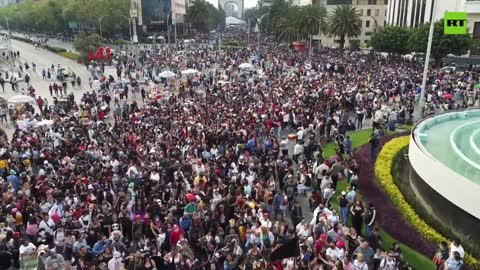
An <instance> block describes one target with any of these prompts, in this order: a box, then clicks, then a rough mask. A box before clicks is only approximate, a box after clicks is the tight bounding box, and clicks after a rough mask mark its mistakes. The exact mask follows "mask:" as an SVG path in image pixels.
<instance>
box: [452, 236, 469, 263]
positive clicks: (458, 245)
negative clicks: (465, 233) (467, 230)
mask: <svg viewBox="0 0 480 270" xmlns="http://www.w3.org/2000/svg"><path fill="white" fill-rule="evenodd" d="M455 251H457V252H458V254H460V258H462V260H463V257H464V256H465V250H463V247H462V245H461V243H460V240H453V241H452V243H451V244H450V257H453V252H455Z"/></svg>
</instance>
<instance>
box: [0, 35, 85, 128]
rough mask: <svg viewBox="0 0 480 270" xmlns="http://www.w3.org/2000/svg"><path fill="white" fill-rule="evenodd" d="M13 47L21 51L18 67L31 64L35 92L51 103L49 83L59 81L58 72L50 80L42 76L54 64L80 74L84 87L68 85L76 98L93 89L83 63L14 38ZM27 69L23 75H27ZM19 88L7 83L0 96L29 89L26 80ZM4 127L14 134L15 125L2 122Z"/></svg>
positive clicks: (16, 93)
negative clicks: (33, 68) (14, 88)
mask: <svg viewBox="0 0 480 270" xmlns="http://www.w3.org/2000/svg"><path fill="white" fill-rule="evenodd" d="M12 47H13V50H15V51H20V59H19V60H18V61H17V64H16V66H17V67H18V64H19V62H21V63H22V64H24V63H25V62H27V63H28V64H29V66H30V69H29V72H28V73H29V75H30V78H31V84H32V86H33V87H34V88H35V90H36V91H35V93H36V95H37V96H41V97H42V98H45V97H46V98H47V100H48V103H49V104H53V97H52V96H50V92H49V90H48V86H49V84H53V83H54V82H57V83H58V81H57V80H56V79H55V78H56V74H52V78H51V79H48V80H43V78H42V69H47V68H48V67H51V65H52V64H53V65H54V66H55V69H56V68H57V66H58V65H60V67H64V68H70V69H71V70H72V71H73V72H75V74H77V76H80V79H81V81H82V87H78V86H77V87H76V88H75V89H73V88H72V86H71V84H69V85H68V87H67V93H68V94H69V93H71V92H73V93H74V96H75V100H76V101H78V100H80V98H81V97H82V95H83V94H84V93H86V92H87V91H91V89H89V86H88V78H89V76H90V74H89V72H88V70H87V67H86V66H84V65H81V64H78V63H76V62H75V61H72V60H70V59H68V58H65V57H63V56H61V55H58V54H55V53H53V52H50V51H48V50H45V49H41V48H38V49H35V47H34V46H32V45H30V44H27V43H24V42H20V41H17V40H12ZM32 63H35V64H36V66H37V67H36V71H33V70H32ZM25 73H26V72H25V69H24V73H23V76H25ZM18 88H19V89H18V90H17V91H13V90H12V88H11V86H10V84H5V91H4V92H3V91H2V90H1V89H0V96H1V97H3V98H5V99H7V100H8V98H10V97H12V96H15V95H19V94H21V89H22V88H23V89H27V88H28V86H27V84H26V83H25V82H20V83H18ZM1 126H2V128H3V129H4V130H5V132H6V133H7V135H8V136H11V134H13V126H12V125H11V123H8V124H1Z"/></svg>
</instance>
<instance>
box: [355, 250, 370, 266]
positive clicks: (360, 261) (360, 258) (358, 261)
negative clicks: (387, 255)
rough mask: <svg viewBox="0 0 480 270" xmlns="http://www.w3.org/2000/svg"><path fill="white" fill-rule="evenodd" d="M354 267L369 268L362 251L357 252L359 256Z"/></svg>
mask: <svg viewBox="0 0 480 270" xmlns="http://www.w3.org/2000/svg"><path fill="white" fill-rule="evenodd" d="M353 267H354V269H355V270H369V269H368V265H367V263H366V262H365V260H364V259H363V254H362V253H358V254H357V258H356V259H355V261H353Z"/></svg>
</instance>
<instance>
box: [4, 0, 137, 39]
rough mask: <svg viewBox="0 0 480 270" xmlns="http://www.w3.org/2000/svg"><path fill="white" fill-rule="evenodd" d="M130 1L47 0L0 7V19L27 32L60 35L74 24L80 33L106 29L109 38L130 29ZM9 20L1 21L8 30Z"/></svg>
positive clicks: (13, 27)
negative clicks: (100, 22)
mask: <svg viewBox="0 0 480 270" xmlns="http://www.w3.org/2000/svg"><path fill="white" fill-rule="evenodd" d="M129 9H130V0H46V1H35V2H32V1H24V2H21V3H19V4H15V5H9V6H7V7H4V8H0V17H3V18H8V21H9V27H10V28H11V29H13V30H21V31H25V32H30V31H35V32H44V33H47V32H49V33H60V32H65V31H68V30H69V23H70V22H74V24H76V25H77V26H78V30H86V29H89V30H92V29H93V30H95V29H98V28H99V18H102V28H103V32H104V33H105V35H106V36H111V34H112V33H115V32H118V31H119V30H128V16H129ZM6 23H7V20H6V19H2V20H0V24H1V25H2V26H4V27H6Z"/></svg>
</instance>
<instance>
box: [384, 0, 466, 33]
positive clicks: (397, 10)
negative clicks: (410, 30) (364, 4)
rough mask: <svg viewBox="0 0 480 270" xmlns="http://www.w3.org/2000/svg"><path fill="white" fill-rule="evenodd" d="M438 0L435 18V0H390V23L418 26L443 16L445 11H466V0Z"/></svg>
mask: <svg viewBox="0 0 480 270" xmlns="http://www.w3.org/2000/svg"><path fill="white" fill-rule="evenodd" d="M435 1H438V2H437V5H436V10H435V18H433V15H434V12H433V3H434V0H390V2H389V3H388V8H387V23H388V24H389V25H396V26H405V27H417V26H418V25H420V24H422V23H427V22H430V21H431V20H432V19H433V20H435V21H437V20H440V19H441V18H443V14H444V13H445V11H465V2H466V1H465V0H435Z"/></svg>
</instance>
